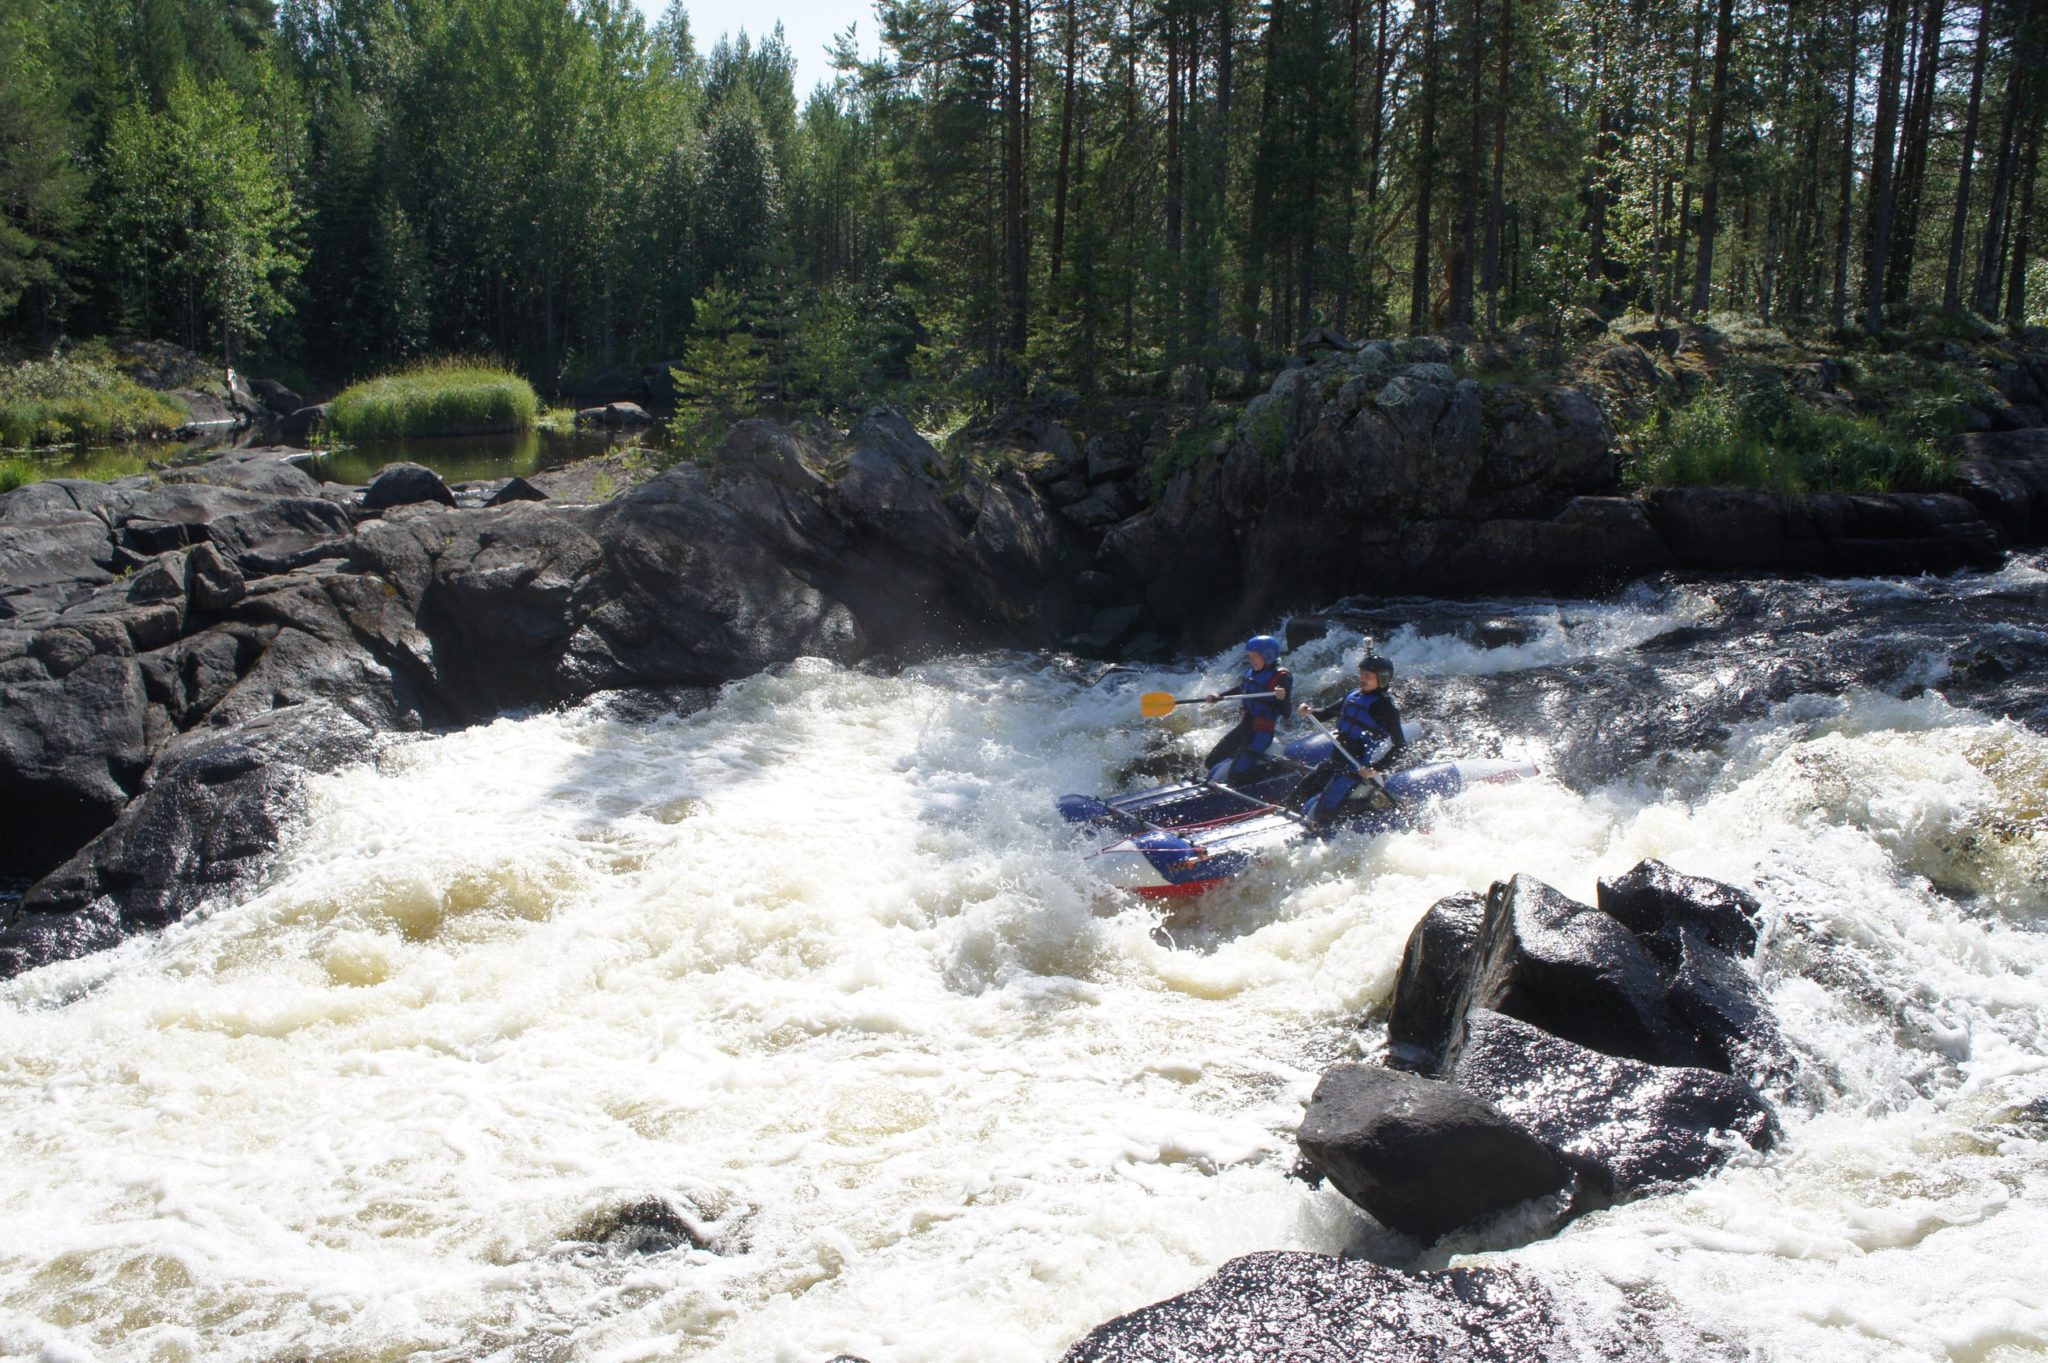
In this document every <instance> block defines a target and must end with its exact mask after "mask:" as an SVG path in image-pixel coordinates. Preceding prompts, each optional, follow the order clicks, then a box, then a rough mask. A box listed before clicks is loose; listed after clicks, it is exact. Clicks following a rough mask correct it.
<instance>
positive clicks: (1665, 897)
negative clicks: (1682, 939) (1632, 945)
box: [1599, 858, 1763, 966]
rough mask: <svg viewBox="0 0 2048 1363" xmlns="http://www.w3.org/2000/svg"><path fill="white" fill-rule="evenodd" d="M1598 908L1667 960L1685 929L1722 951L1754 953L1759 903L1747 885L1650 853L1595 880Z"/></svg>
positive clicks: (1671, 959) (1671, 961)
mask: <svg viewBox="0 0 2048 1363" xmlns="http://www.w3.org/2000/svg"><path fill="white" fill-rule="evenodd" d="M1599 900H1600V910H1601V912H1602V913H1605V914H1607V915H1608V916H1609V917H1611V918H1613V919H1614V920H1615V921H1616V922H1618V923H1620V924H1621V925H1622V926H1623V927H1626V928H1627V929H1628V930H1629V931H1630V932H1632V933H1634V934H1635V935H1636V937H1637V939H1638V940H1640V941H1641V942H1642V943H1643V944H1644V945H1645V946H1647V947H1649V948H1650V950H1652V951H1653V952H1655V953H1656V954H1657V955H1658V956H1659V957H1660V958H1661V959H1662V960H1663V961H1664V962H1665V963H1666V964H1667V965H1674V966H1675V965H1676V964H1677V963H1678V935H1679V933H1680V931H1681V930H1682V929H1685V928H1691V929H1693V930H1694V931H1696V932H1698V933H1699V934H1700V935H1701V936H1702V937H1704V938H1705V939H1706V940H1707V941H1709V942H1711V943H1713V944H1714V945H1715V946H1717V947H1719V948H1720V949H1721V950H1723V951H1732V952H1734V953H1736V954H1737V955H1739V956H1754V955H1755V954H1756V942H1757V919H1758V918H1759V917H1760V916H1761V915H1762V913H1763V905H1762V904H1761V903H1759V902H1758V901H1757V897H1756V896H1755V895H1753V894H1751V893H1749V891H1747V890H1743V889H1738V888H1737V887H1736V886H1733V885H1727V884H1724V883H1722V882H1721V881H1718V880H1709V879H1708V878H1707V877H1705V876H1690V875H1686V874H1684V873H1682V872H1679V871H1674V870H1672V869H1671V868H1670V867H1669V866H1666V865H1665V864H1664V863H1663V862H1661V861H1658V860H1656V859H1654V858H1652V859H1650V860H1647V861H1641V862H1638V863H1636V865H1634V866H1633V867H1631V868H1630V869H1629V870H1628V871H1627V872H1625V873H1624V874H1622V875H1619V876H1615V877H1613V878H1611V879H1604V880H1602V881H1601V882H1600V885H1599Z"/></svg>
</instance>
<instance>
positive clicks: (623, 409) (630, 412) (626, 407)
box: [576, 402, 654, 427]
mask: <svg viewBox="0 0 2048 1363" xmlns="http://www.w3.org/2000/svg"><path fill="white" fill-rule="evenodd" d="M576 424H577V425H578V426H612V427H623V426H651V425H653V424H654V418H653V417H651V416H649V415H648V414H647V409H646V408H644V407H642V406H641V405H640V404H639V403H637V402H607V403H605V404H604V405H603V406H601V407H585V408H583V409H582V410H581V411H579V412H577V413H576Z"/></svg>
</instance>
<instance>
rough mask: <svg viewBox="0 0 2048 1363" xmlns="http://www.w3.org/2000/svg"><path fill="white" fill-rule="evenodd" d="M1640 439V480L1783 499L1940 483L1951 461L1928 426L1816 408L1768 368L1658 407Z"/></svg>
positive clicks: (1631, 476) (1635, 473)
mask: <svg viewBox="0 0 2048 1363" xmlns="http://www.w3.org/2000/svg"><path fill="white" fill-rule="evenodd" d="M1636 442H1637V447H1638V453H1637V455H1636V457H1635V458H1634V459H1633V460H1631V461H1630V464H1629V466H1628V469H1627V477H1628V480H1629V481H1630V482H1631V483H1633V484H1634V485H1635V486H1638V487H1739V488H1758V489H1763V490H1765V491H1770V492H1776V493H1778V494H1780V495H1781V496H1786V497H1803V496H1807V495H1809V494H1812V493H1817V492H1907V491H1922V490H1926V489H1931V488H1937V487H1940V486H1941V485H1942V484H1943V483H1944V482H1946V481H1947V479H1948V477H1949V474H1950V463H1951V461H1950V459H1949V458H1948V457H1947V456H1946V455H1944V454H1942V453H1941V451H1940V449H1939V448H1938V447H1937V446H1936V445H1935V443H1934V442H1933V441H1932V440H1930V439H1929V438H1927V434H1926V433H1925V432H1923V431H1918V430H1901V429H1897V428H1896V427H1887V426H1885V425H1883V424H1881V423H1880V422H1878V421H1877V419H1876V418H1874V417H1869V416H1858V415H1853V414H1851V413H1848V412H1842V411H1837V410H1834V409H1832V408H1829V407H1823V406H1820V405H1817V404H1816V403H1814V402H1812V401H1811V400H1810V399H1808V398H1806V397H1805V396H1804V395H1801V394H1799V393H1795V392H1793V391H1791V389H1790V388H1789V387H1788V386H1787V384H1786V383H1785V382H1784V380H1783V377H1782V375H1779V374H1774V373H1772V372H1771V371H1768V370H1757V371H1753V372H1749V373H1730V374H1727V375H1724V377H1723V380H1722V382H1721V383H1720V384H1719V385H1717V386H1715V387H1713V388H1709V389H1707V390H1706V391H1704V392H1702V393H1701V394H1700V395H1699V396H1697V397H1695V398H1694V399H1693V400H1692V401H1691V402H1688V403H1686V404H1685V405H1684V406H1682V407H1667V408H1660V409H1658V410H1657V411H1656V412H1654V413H1653V414H1652V415H1651V416H1650V417H1649V419H1648V420H1647V421H1645V423H1644V424H1643V426H1642V427H1641V428H1640V429H1639V430H1638V431H1637V432H1636Z"/></svg>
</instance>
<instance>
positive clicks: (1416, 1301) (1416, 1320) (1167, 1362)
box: [1063, 1251, 1580, 1363]
mask: <svg viewBox="0 0 2048 1363" xmlns="http://www.w3.org/2000/svg"><path fill="white" fill-rule="evenodd" d="M1578 1357H1580V1353H1579V1350H1578V1345H1577V1341H1576V1340H1575V1338H1574V1332H1573V1331H1572V1330H1571V1329H1570V1327H1569V1326H1568V1325H1567V1324H1566V1323H1565V1321H1564V1319H1563V1317H1562V1313H1561V1312H1560V1310H1559V1308H1558V1306H1557V1304H1556V1302H1555V1301H1554V1300H1553V1299H1552V1297H1551V1295H1550V1293H1549V1292H1547V1291H1546V1290H1545V1289H1544V1287H1543V1285H1542V1284H1541V1283H1540V1282H1538V1281H1536V1280H1535V1279H1534V1278H1533V1277H1531V1276H1530V1275H1528V1274H1526V1273H1524V1272H1521V1271H1519V1270H1517V1269H1513V1268H1454V1269H1450V1270H1447V1271H1445V1272H1441V1273H1402V1272H1400V1271H1398V1270H1396V1269H1391V1268H1383V1267H1381V1266H1380V1265H1378V1264H1373V1263H1365V1262H1361V1261H1358V1260H1347V1259H1337V1258H1333V1257H1330V1256H1328V1255H1322V1254H1300V1253H1286V1252H1279V1251H1274V1252H1269V1253H1265V1254H1248V1255H1245V1256H1244V1257H1243V1258H1239V1259H1232V1260H1231V1261H1230V1262H1229V1263H1227V1264H1225V1265H1224V1266H1223V1267H1222V1268H1221V1269H1219V1270H1217V1273H1216V1276H1215V1277H1213V1278H1211V1279H1209V1281H1207V1282H1205V1283H1203V1284H1202V1285H1201V1286H1200V1287H1197V1288H1195V1289H1194V1290H1193V1291H1190V1292H1184V1293H1182V1294H1181V1295H1179V1296H1177V1297H1169V1298H1168V1299H1167V1300H1165V1301H1162V1302H1158V1303H1155V1304H1154V1305H1151V1306H1147V1307H1144V1308H1142V1309H1140V1310H1137V1311H1133V1312H1131V1313H1130V1314H1128V1315H1124V1316H1119V1317H1117V1318H1116V1319H1115V1320H1112V1321H1110V1322H1108V1323H1107V1324H1104V1325H1099V1326H1097V1327H1096V1328H1095V1329H1094V1330H1092V1331H1090V1332H1089V1333H1088V1334H1087V1335H1086V1336H1084V1337H1083V1338H1082V1339H1081V1340H1080V1341H1078V1342H1077V1343H1076V1344H1075V1345H1074V1346H1073V1347H1072V1348H1070V1349H1069V1350H1067V1352H1066V1355H1065V1358H1064V1360H1063V1363H1180V1361H1181V1360H1194V1359H1200V1360H1203V1363H1279V1361H1281V1360H1284V1361H1285V1363H1357V1361H1358V1360H1362V1359H1379V1358H1384V1359H1446V1360H1448V1359H1458V1360H1464V1361H1466V1363H1543V1361H1545V1360H1556V1363H1563V1361H1564V1360H1566V1359H1576V1358H1578Z"/></svg>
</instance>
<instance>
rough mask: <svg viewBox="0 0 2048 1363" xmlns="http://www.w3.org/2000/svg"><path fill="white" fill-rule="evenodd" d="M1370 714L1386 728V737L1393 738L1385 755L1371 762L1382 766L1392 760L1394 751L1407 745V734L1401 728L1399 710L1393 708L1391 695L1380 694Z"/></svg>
mask: <svg viewBox="0 0 2048 1363" xmlns="http://www.w3.org/2000/svg"><path fill="white" fill-rule="evenodd" d="M1372 716H1373V718H1374V719H1376V720H1378V721H1379V722H1380V724H1381V726H1382V727H1383V728H1385V729H1386V731H1387V735H1388V737H1390V738H1392V739H1393V740H1394V746H1393V747H1391V748H1389V749H1387V753H1386V756H1384V757H1382V758H1381V759H1380V760H1379V761H1378V762H1375V763H1374V764H1373V765H1374V766H1384V765H1385V764H1386V763H1388V762H1391V761H1393V760H1394V754H1395V753H1397V752H1399V751H1401V749H1403V748H1405V747H1407V746H1408V735H1407V734H1406V733H1405V732H1404V731H1403V730H1402V728H1401V712H1400V711H1399V710H1397V709H1395V708H1394V698H1393V697H1392V696H1389V695H1384V694H1383V695H1381V696H1380V697H1379V699H1378V700H1376V701H1375V702H1374V703H1373V707H1372Z"/></svg>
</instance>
